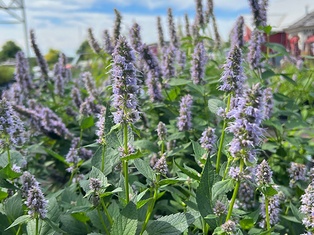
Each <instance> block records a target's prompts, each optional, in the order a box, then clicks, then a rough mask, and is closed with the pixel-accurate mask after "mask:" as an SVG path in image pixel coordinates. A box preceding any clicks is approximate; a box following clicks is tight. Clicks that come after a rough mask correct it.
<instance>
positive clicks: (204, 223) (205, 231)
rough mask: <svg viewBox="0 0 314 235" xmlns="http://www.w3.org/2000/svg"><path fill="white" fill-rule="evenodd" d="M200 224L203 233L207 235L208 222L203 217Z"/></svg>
mask: <svg viewBox="0 0 314 235" xmlns="http://www.w3.org/2000/svg"><path fill="white" fill-rule="evenodd" d="M202 225H203V234H204V235H207V234H208V224H207V223H206V221H205V220H204V219H202Z"/></svg>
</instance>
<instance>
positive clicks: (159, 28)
mask: <svg viewBox="0 0 314 235" xmlns="http://www.w3.org/2000/svg"><path fill="white" fill-rule="evenodd" d="M157 31H158V46H159V48H160V49H162V48H163V47H164V46H165V40H164V33H163V29H162V25H161V18H160V16H158V17H157Z"/></svg>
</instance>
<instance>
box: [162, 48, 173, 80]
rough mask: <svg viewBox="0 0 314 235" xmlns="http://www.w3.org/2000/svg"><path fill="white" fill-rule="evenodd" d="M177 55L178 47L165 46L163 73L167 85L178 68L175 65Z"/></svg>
mask: <svg viewBox="0 0 314 235" xmlns="http://www.w3.org/2000/svg"><path fill="white" fill-rule="evenodd" d="M175 57H176V49H175V48H174V47H168V48H164V52H163V57H162V74H163V77H164V79H165V81H164V83H165V85H166V86H167V83H168V82H169V80H170V78H173V77H175V75H176V70H175V67H174V63H175Z"/></svg>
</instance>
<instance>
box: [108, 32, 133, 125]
mask: <svg viewBox="0 0 314 235" xmlns="http://www.w3.org/2000/svg"><path fill="white" fill-rule="evenodd" d="M134 63H135V57H134V51H133V50H132V48H131V47H130V46H129V44H128V43H127V41H126V39H125V38H124V37H120V39H119V41H118V43H117V46H116V48H115V50H114V53H113V65H112V70H111V72H112V77H113V80H114V82H113V96H112V104H113V106H114V108H115V109H116V112H114V113H113V116H114V122H115V123H125V122H126V123H134V122H136V121H137V120H138V119H139V111H138V102H137V93H138V90H139V87H138V85H137V78H136V74H135V66H134Z"/></svg>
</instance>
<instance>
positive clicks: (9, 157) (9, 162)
mask: <svg viewBox="0 0 314 235" xmlns="http://www.w3.org/2000/svg"><path fill="white" fill-rule="evenodd" d="M7 153H8V164H9V165H11V154H10V149H9V147H7Z"/></svg>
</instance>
